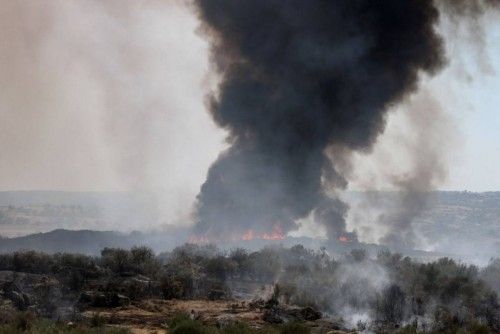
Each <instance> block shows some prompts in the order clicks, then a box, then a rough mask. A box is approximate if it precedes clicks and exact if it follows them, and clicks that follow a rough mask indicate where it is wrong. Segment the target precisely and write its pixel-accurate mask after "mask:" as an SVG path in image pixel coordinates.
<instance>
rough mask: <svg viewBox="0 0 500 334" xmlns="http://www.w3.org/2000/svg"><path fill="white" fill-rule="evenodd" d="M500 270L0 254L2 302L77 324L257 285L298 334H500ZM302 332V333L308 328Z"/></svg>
mask: <svg viewBox="0 0 500 334" xmlns="http://www.w3.org/2000/svg"><path fill="white" fill-rule="evenodd" d="M499 268H500V265H499V260H492V261H491V263H490V265H489V266H487V267H486V268H482V269H480V268H478V267H476V266H473V265H467V264H464V263H460V262H457V261H454V260H452V259H449V258H442V259H439V260H436V261H434V262H430V263H420V262H417V261H414V260H412V259H410V258H409V257H403V256H401V255H400V254H394V253H391V252H389V251H383V252H380V253H379V254H378V256H377V257H376V258H370V256H368V254H367V253H366V252H365V251H363V250H354V251H352V252H351V253H349V254H346V255H344V256H340V257H338V258H333V257H331V256H330V255H329V254H328V252H327V251H326V249H321V250H318V251H313V250H310V249H306V248H304V247H303V246H301V245H297V246H294V247H292V248H282V247H268V248H264V249H262V250H260V251H256V252H249V251H246V250H244V249H234V250H231V251H221V250H219V249H217V248H216V247H215V246H212V245H193V244H187V245H184V246H182V247H178V248H176V249H174V250H173V251H171V252H168V253H162V254H159V255H155V254H154V253H153V252H152V251H151V250H150V249H148V248H145V247H135V248H132V249H130V250H125V249H113V248H106V249H104V250H102V252H101V256H99V257H89V256H84V255H75V254H54V255H48V254H43V253H38V252H34V251H25V252H15V253H12V254H0V271H12V272H13V274H12V276H11V281H12V282H9V281H8V280H5V279H3V280H4V281H3V283H2V282H0V284H1V286H0V290H1V291H2V294H1V295H0V300H1V299H4V300H9V302H10V304H9V305H12V307H16V308H17V309H20V310H22V309H27V308H30V309H32V310H33V309H34V310H36V313H37V315H39V316H43V317H48V318H53V319H57V318H61V317H68V315H67V314H68V312H66V313H64V312H63V311H61V306H62V305H64V306H65V307H66V308H68V307H71V309H72V310H73V313H78V312H79V311H80V310H82V309H85V308H86V307H88V306H93V307H116V306H126V305H128V303H130V302H132V303H134V302H136V301H140V300H143V299H147V298H161V299H200V298H201V299H221V298H222V299H225V298H231V296H232V295H234V294H235V293H237V292H238V291H236V290H235V289H240V288H241V286H246V285H248V286H254V287H255V286H257V287H259V286H262V287H269V288H268V289H267V290H266V289H264V290H260V289H254V292H255V293H254V297H255V298H257V300H256V302H255V305H257V306H255V307H259V308H261V309H262V310H263V312H264V313H263V314H264V315H265V316H264V317H266V316H267V319H269V322H270V323H277V324H279V323H285V324H287V326H292V325H291V324H293V323H294V322H293V319H299V320H305V321H307V320H311V319H317V317H318V312H317V311H318V310H319V311H321V312H323V314H325V315H332V316H334V317H336V318H339V317H341V318H343V319H344V320H345V323H346V325H347V326H350V327H357V328H358V329H369V330H372V331H374V332H377V331H382V330H387V329H388V328H389V329H391V331H392V332H399V333H421V332H422V333H424V332H425V333H462V332H463V333H495V332H499V331H500V304H499V300H498V296H497V291H498V289H499V286H498V282H500V269H499ZM23 275H24V276H23ZM29 275H31V276H29ZM29 282H31V285H30V283H29ZM235 282H236V283H238V285H237V286H238V288H234V286H236V284H235ZM255 290H257V291H255ZM266 291H268V292H266ZM258 298H261V299H262V302H258ZM75 301H78V302H76V303H75ZM4 304H5V303H4ZM282 305H290V306H293V305H295V306H296V307H300V308H299V309H293V308H292V309H290V310H284V309H282ZM73 316H74V314H73ZM319 316H320V315H319ZM266 321H267V320H266ZM182 323H183V325H182V326H180V325H179V326H174V327H179V329H177V330H176V331H174V332H173V333H184V332H183V331H184V330H188V329H182V328H191V329H189V330H190V332H189V333H195V332H200V333H208V332H210V331H212V330H213V331H214V330H216V329H215V328H212V329H210V328H205V327H203V326H202V324H201V323H198V322H196V321H193V320H191V319H189V318H187V319H185V321H183V322H182ZM290 323H291V324H290ZM5 326H10V325H5ZM183 326H184V327H183ZM231 326H233V327H227V328H224V329H223V331H222V329H217V330H218V331H219V332H220V333H236V332H238V331H239V332H238V333H246V332H248V333H254V329H251V328H250V327H248V328H247V327H245V324H233V325H231ZM235 326H236V327H235ZM238 326H239V327H238ZM275 326H281V327H269V328H266V329H265V330H266V331H267V332H266V333H274V332H275V331H276V330H279V331H281V332H282V333H289V332H290V331H288V332H287V331H286V330H287V329H286V328H288V327H287V326H285V325H275ZM293 326H297V327H296V328H295V327H294V328H295V329H291V330H292V332H293V333H299V332H298V331H300V330H299V329H298V328H299V327H300V326H301V325H296V324H294V325H293ZM263 330H264V329H263ZM459 330H460V331H462V332H460V331H459ZM207 331H208V332H207ZM221 331H222V332H221ZM273 331H274V332H273ZM219 332H217V333H219ZM292 332H290V333H292ZM0 333H1V332H0ZM186 333H187V332H186ZM259 333H261V332H259ZM262 333H264V332H262ZM301 333H302V332H301ZM304 333H305V332H304Z"/></svg>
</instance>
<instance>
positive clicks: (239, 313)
mask: <svg viewBox="0 0 500 334" xmlns="http://www.w3.org/2000/svg"><path fill="white" fill-rule="evenodd" d="M179 313H188V314H193V317H194V318H196V319H198V320H200V321H201V322H203V323H204V324H209V325H221V324H224V323H230V322H233V321H241V322H245V323H247V324H249V325H250V326H252V327H257V328H258V327H262V326H263V325H265V322H264V321H263V320H262V311H261V310H260V309H258V308H252V307H250V305H249V304H248V302H246V301H240V300H216V301H210V300H160V299H151V300H147V301H143V302H139V303H134V304H131V305H129V306H125V307H121V308H115V309H102V308H99V309H98V308H95V309H89V310H87V311H85V312H84V314H83V315H84V317H86V318H91V317H93V316H94V315H95V314H99V316H101V317H103V318H104V319H105V320H106V322H107V323H108V324H110V325H112V326H119V327H125V328H128V329H130V330H131V331H132V332H133V333H134V334H153V333H156V334H166V333H168V325H167V322H168V320H169V319H170V318H172V317H173V316H175V315H177V314H179ZM310 325H311V327H313V328H316V329H317V330H315V331H314V332H318V333H319V332H322V333H327V332H328V333H339V334H341V333H346V332H343V331H340V330H335V328H330V327H331V324H330V323H328V322H327V321H325V320H319V321H316V322H314V323H310ZM320 328H321V329H322V330H319V329H320Z"/></svg>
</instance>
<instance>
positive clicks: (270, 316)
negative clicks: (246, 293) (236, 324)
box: [262, 307, 285, 324]
mask: <svg viewBox="0 0 500 334" xmlns="http://www.w3.org/2000/svg"><path fill="white" fill-rule="evenodd" d="M262 320H264V321H265V322H268V323H271V324H282V323H283V322H285V318H284V317H283V314H281V310H280V309H279V308H278V307H271V308H267V309H265V311H264V313H263V315H262Z"/></svg>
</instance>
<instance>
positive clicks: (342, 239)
mask: <svg viewBox="0 0 500 334" xmlns="http://www.w3.org/2000/svg"><path fill="white" fill-rule="evenodd" d="M338 240H339V241H340V242H351V239H349V238H348V237H346V236H345V235H341V236H340V237H338Z"/></svg>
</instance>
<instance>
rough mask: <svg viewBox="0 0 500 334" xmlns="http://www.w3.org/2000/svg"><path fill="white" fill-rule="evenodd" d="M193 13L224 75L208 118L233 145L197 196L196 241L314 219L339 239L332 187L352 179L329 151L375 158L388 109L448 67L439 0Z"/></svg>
mask: <svg viewBox="0 0 500 334" xmlns="http://www.w3.org/2000/svg"><path fill="white" fill-rule="evenodd" d="M194 3H195V8H196V10H197V13H198V15H199V17H200V19H201V21H202V29H203V31H204V33H205V34H206V35H207V36H208V37H209V39H210V41H211V46H212V62H213V65H214V67H215V69H216V72H217V73H218V74H219V75H220V77H221V83H220V85H219V87H218V90H217V91H216V92H213V93H212V94H211V96H210V97H209V102H208V103H209V109H210V112H211V114H212V116H213V119H214V120H215V121H216V122H217V124H218V125H219V126H221V127H223V128H224V129H226V130H227V131H228V132H229V139H228V140H229V143H230V147H229V149H227V150H226V151H225V152H223V153H222V154H221V155H220V156H219V158H218V159H217V161H216V162H215V163H214V164H213V165H212V166H211V168H210V170H209V172H208V177H207V180H206V182H205V183H204V184H203V186H202V188H201V192H200V194H199V196H198V206H197V218H198V220H199V221H198V224H197V227H196V230H197V233H199V234H204V235H209V236H219V235H220V234H234V233H240V232H243V231H245V230H248V229H252V230H255V231H256V232H258V233H259V232H266V231H269V230H272V229H273V228H275V227H276V226H279V227H280V228H281V229H282V230H283V231H284V232H286V231H289V230H292V229H295V228H297V223H296V221H297V219H300V218H304V217H306V216H308V215H310V214H311V212H313V211H314V210H316V211H314V212H315V216H316V217H317V218H318V220H319V222H320V223H322V224H324V225H325V227H326V230H327V232H328V235H329V237H330V238H334V237H337V236H338V235H341V234H343V233H345V221H344V218H345V213H346V211H347V207H346V205H345V204H344V203H342V202H341V201H339V200H338V199H336V198H329V197H328V196H327V195H326V193H325V191H324V187H323V185H324V184H326V183H328V184H337V185H340V186H342V185H345V184H346V181H345V179H344V177H343V176H342V175H339V173H338V172H337V171H336V170H335V167H334V161H333V162H332V160H331V159H330V158H328V157H327V156H326V155H325V150H326V149H327V148H328V147H330V146H332V145H335V146H336V147H341V148H342V151H343V152H352V151H354V150H363V151H364V150H369V149H370V148H371V146H372V145H373V144H374V142H375V140H376V138H377V136H378V135H379V134H381V133H382V132H383V130H384V126H385V117H386V111H387V109H388V107H389V106H391V105H392V104H395V103H398V102H399V101H401V100H402V99H403V98H404V97H405V96H407V95H408V94H409V93H411V92H414V91H415V90H416V89H417V87H418V82H419V77H420V75H421V73H428V74H434V73H435V72H436V71H437V70H439V69H440V68H441V67H442V66H443V65H444V63H445V57H444V51H443V50H444V48H443V42H442V39H441V38H440V36H439V35H438V34H437V32H436V31H435V25H436V23H437V21H438V18H439V12H438V9H437V8H436V6H435V5H434V3H433V1H430V0H405V1H401V0H379V1H377V0H307V1H304V0H300V1H299V0H289V1H282V0H195V1H194ZM333 159H334V160H335V157H334V158H333ZM328 205H329V207H328Z"/></svg>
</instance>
